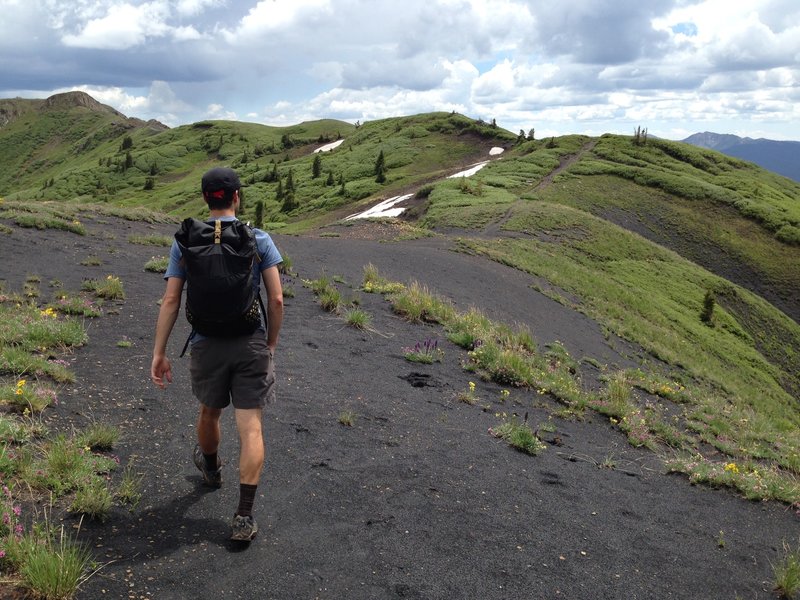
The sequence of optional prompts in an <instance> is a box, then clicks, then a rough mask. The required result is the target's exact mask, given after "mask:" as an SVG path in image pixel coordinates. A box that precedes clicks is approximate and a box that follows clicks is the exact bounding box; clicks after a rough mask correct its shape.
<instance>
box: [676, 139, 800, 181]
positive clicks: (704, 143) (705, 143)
mask: <svg viewBox="0 0 800 600" xmlns="http://www.w3.org/2000/svg"><path fill="white" fill-rule="evenodd" d="M681 141H683V142H685V143H687V144H692V145H693V146H698V147H700V148H708V149H710V150H717V151H719V152H722V153H724V154H727V155H729V156H735V157H736V158H741V159H743V160H747V161H750V162H753V163H755V164H757V165H759V166H761V167H763V168H765V169H768V170H770V171H774V172H775V173H778V174H780V175H783V176H784V177H788V178H790V179H792V180H794V181H800V142H798V141H779V140H770V139H766V138H755V139H754V138H750V137H739V136H737V135H733V134H728V133H713V132H710V131H704V132H702V133H695V134H692V135H690V136H689V137H687V138H684V139H683V140H681Z"/></svg>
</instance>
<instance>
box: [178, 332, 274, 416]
mask: <svg viewBox="0 0 800 600" xmlns="http://www.w3.org/2000/svg"><path fill="white" fill-rule="evenodd" d="M190 371H191V376H192V393H194V395H195V397H196V398H197V399H198V400H199V401H200V402H201V403H202V404H204V405H206V406H208V407H209V408H225V407H226V406H228V404H230V403H231V402H233V407H234V408H263V407H264V406H265V405H266V404H268V403H271V402H274V401H275V365H274V361H273V357H272V353H271V352H270V351H269V348H268V347H267V337H266V335H264V332H263V331H262V330H258V331H256V332H255V333H253V334H252V335H244V336H237V337H231V338H220V337H217V338H205V339H201V340H198V341H197V342H195V343H194V344H192V356H191V361H190Z"/></svg>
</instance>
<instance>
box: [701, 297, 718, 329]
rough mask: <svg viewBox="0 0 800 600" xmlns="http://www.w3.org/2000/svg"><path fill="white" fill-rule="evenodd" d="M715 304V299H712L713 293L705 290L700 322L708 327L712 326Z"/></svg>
mask: <svg viewBox="0 0 800 600" xmlns="http://www.w3.org/2000/svg"><path fill="white" fill-rule="evenodd" d="M715 304H716V299H715V298H714V292H712V291H711V290H707V291H706V295H705V296H704V297H703V309H702V310H701V311H700V320H701V321H702V322H703V323H705V324H706V325H708V326H710V327H713V326H714V305H715Z"/></svg>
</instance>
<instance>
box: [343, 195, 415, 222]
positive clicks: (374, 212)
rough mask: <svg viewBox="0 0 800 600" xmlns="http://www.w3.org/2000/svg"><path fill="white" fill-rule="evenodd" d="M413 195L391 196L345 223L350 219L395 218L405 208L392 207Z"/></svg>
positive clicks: (346, 219) (352, 216) (350, 217)
mask: <svg viewBox="0 0 800 600" xmlns="http://www.w3.org/2000/svg"><path fill="white" fill-rule="evenodd" d="M413 195H414V194H405V195H403V196H393V197H391V198H389V199H387V200H384V201H383V202H381V203H380V204H376V205H375V206H373V207H372V208H370V209H369V210H365V211H364V212H362V213H357V214H355V215H350V216H349V217H346V218H345V221H350V220H352V219H372V218H375V217H397V216H399V215H401V214H402V213H403V211H404V210H405V208H394V205H395V204H400V203H401V202H402V201H403V200H408V199H409V198H411V196H413Z"/></svg>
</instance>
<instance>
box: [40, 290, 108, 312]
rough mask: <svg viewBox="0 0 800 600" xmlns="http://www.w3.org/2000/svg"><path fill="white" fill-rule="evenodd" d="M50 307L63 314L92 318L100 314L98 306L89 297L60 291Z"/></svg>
mask: <svg viewBox="0 0 800 600" xmlns="http://www.w3.org/2000/svg"><path fill="white" fill-rule="evenodd" d="M50 307H51V308H53V309H55V310H57V311H58V312H60V313H63V314H65V315H77V316H81V317H92V318H94V317H99V316H100V315H101V314H102V313H101V311H100V308H99V307H98V306H97V305H96V304H95V303H94V302H93V301H92V300H91V299H90V298H86V297H84V296H81V295H75V294H68V293H66V292H60V293H59V294H58V295H57V296H56V300H55V301H54V302H52V303H51V304H50Z"/></svg>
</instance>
